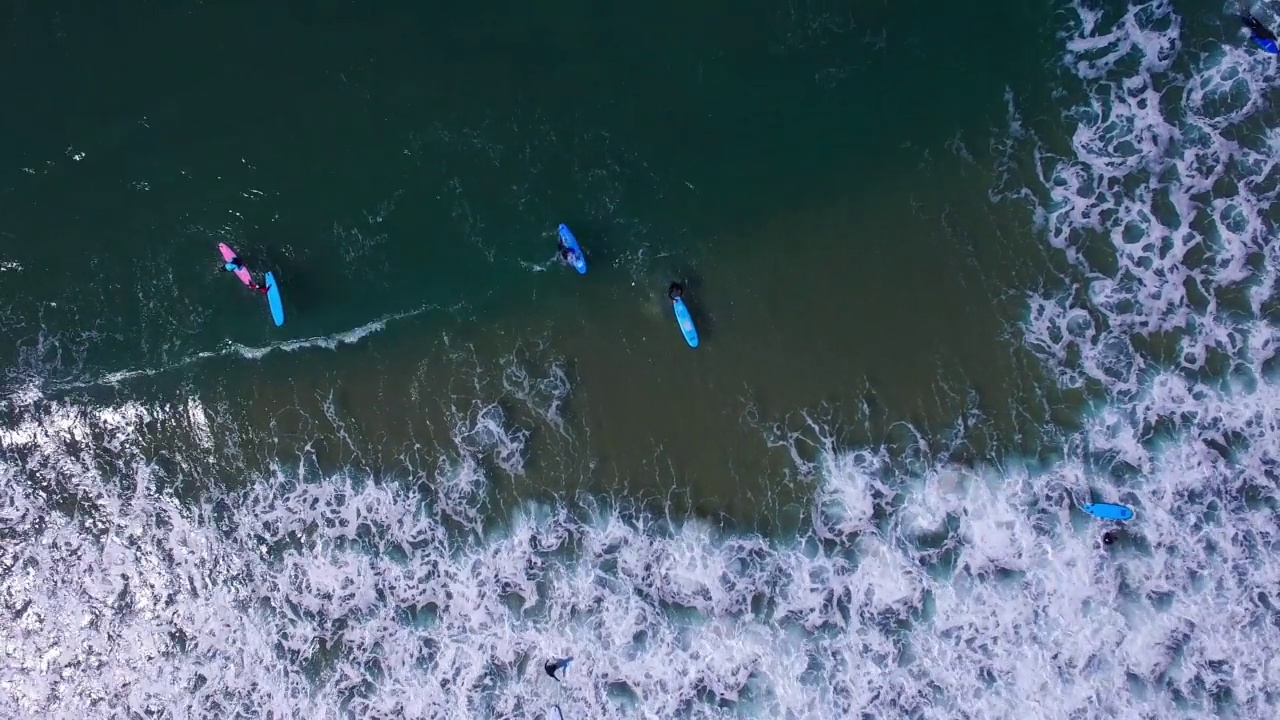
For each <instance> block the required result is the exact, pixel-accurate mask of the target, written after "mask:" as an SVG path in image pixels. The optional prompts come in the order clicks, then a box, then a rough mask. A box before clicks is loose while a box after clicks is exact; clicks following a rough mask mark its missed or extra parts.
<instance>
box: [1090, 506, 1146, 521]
mask: <svg viewBox="0 0 1280 720" xmlns="http://www.w3.org/2000/svg"><path fill="white" fill-rule="evenodd" d="M1080 508H1081V509H1082V510H1084V511H1085V512H1087V513H1089V514H1090V515H1092V516H1094V517H1096V518H1102V519H1103V520H1132V519H1133V510H1132V509H1131V508H1129V507H1126V506H1124V505H1116V504H1115V503H1085V504H1084V505H1081V506H1080Z"/></svg>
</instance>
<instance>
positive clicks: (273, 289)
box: [263, 273, 284, 327]
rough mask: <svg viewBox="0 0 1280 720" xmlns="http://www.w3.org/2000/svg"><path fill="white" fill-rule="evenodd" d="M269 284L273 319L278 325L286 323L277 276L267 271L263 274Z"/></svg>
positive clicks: (268, 293)
mask: <svg viewBox="0 0 1280 720" xmlns="http://www.w3.org/2000/svg"><path fill="white" fill-rule="evenodd" d="M263 278H264V282H265V283H266V285H267V304H268V305H270V306H271V319H272V320H275V321H276V327H280V326H281V325H283V324H284V303H283V302H281V300H280V287H279V286H278V285H276V276H275V275H272V274H271V273H267V274H266V275H264V276H263Z"/></svg>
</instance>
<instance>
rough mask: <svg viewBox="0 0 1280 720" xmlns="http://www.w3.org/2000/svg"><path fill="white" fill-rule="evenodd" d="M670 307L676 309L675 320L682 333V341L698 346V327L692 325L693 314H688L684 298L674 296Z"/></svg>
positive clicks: (690, 345) (691, 345)
mask: <svg viewBox="0 0 1280 720" xmlns="http://www.w3.org/2000/svg"><path fill="white" fill-rule="evenodd" d="M671 307H672V308H674V309H675V311H676V322H677V323H679V324H680V332H682V333H684V341H685V342H687V343H689V347H695V348H696V347H698V329H697V328H695V327H694V326H693V316H692V315H690V314H689V307H688V306H687V305H685V304H684V299H683V298H675V299H674V300H672V301H671Z"/></svg>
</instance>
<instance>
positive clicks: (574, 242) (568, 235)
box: [560, 223, 587, 275]
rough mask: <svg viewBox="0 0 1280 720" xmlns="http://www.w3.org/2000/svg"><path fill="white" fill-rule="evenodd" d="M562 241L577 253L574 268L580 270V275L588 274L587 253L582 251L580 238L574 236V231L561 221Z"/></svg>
mask: <svg viewBox="0 0 1280 720" xmlns="http://www.w3.org/2000/svg"><path fill="white" fill-rule="evenodd" d="M560 241H561V242H563V243H564V245H565V247H567V248H569V249H570V250H573V251H574V252H575V253H576V254H577V256H576V257H575V258H574V261H573V268H574V269H575V270H577V271H578V274H579V275H586V274H587V255H586V253H584V252H582V246H581V245H579V244H578V238H576V237H574V236H573V231H572V230H570V229H569V226H568V225H565V224H564V223H560Z"/></svg>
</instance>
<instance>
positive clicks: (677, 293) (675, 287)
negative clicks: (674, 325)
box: [667, 282, 684, 302]
mask: <svg viewBox="0 0 1280 720" xmlns="http://www.w3.org/2000/svg"><path fill="white" fill-rule="evenodd" d="M667 297H669V298H671V302H675V301H676V300H679V299H680V298H682V297H684V286H683V285H681V284H680V283H678V282H673V283H671V287H669V288H667Z"/></svg>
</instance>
